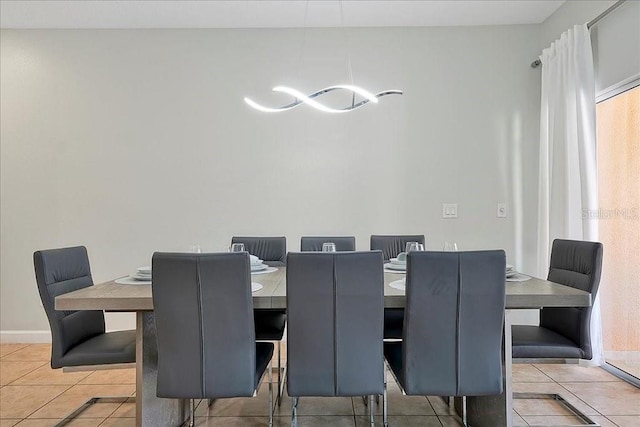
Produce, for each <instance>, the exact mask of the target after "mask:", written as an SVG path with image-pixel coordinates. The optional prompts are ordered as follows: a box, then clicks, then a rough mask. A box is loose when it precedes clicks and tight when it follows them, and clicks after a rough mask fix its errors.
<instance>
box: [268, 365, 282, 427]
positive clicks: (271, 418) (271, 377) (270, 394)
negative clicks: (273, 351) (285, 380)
mask: <svg viewBox="0 0 640 427" xmlns="http://www.w3.org/2000/svg"><path fill="white" fill-rule="evenodd" d="M278 364H280V361H278ZM268 381H269V427H272V426H273V411H274V410H275V407H274V404H273V360H270V361H269V376H268Z"/></svg>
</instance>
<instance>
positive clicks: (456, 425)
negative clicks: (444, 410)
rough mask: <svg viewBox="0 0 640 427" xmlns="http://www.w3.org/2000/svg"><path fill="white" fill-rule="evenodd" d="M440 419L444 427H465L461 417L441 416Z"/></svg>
mask: <svg viewBox="0 0 640 427" xmlns="http://www.w3.org/2000/svg"><path fill="white" fill-rule="evenodd" d="M438 419H439V420H440V422H441V423H442V425H443V426H444V427H462V425H463V424H462V421H461V420H460V417H455V416H452V415H440V416H439V417H438ZM399 425H402V424H399Z"/></svg>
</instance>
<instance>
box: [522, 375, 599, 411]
mask: <svg viewBox="0 0 640 427" xmlns="http://www.w3.org/2000/svg"><path fill="white" fill-rule="evenodd" d="M598 384H607V383H598ZM513 391H514V392H515V393H556V394H559V395H560V396H562V398H563V399H565V400H566V401H567V402H569V403H571V404H572V405H573V406H575V407H576V408H577V409H578V410H579V411H581V412H582V413H583V414H587V415H600V414H598V411H596V410H595V409H594V408H593V407H591V406H589V405H588V404H587V403H586V402H584V401H582V400H581V399H579V398H578V397H576V396H575V395H574V394H573V393H571V392H570V391H569V390H567V389H566V388H564V387H562V386H561V385H560V384H558V383H553V382H552V383H515V384H513ZM519 400H520V399H514V408H515V407H516V406H515V405H516V402H517V401H519ZM516 411H517V409H516ZM518 413H520V412H519V411H518ZM520 415H523V414H522V413H520ZM527 415H552V414H545V413H530V414H527ZM559 415H562V414H559Z"/></svg>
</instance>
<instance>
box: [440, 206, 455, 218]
mask: <svg viewBox="0 0 640 427" xmlns="http://www.w3.org/2000/svg"><path fill="white" fill-rule="evenodd" d="M442 218H458V204H457V203H443V204H442Z"/></svg>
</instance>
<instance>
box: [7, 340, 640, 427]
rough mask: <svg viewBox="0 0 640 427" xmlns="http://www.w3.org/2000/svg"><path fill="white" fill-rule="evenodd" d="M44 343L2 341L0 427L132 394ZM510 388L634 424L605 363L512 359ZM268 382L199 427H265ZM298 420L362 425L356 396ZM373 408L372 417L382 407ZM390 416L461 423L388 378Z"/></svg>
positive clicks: (125, 379)
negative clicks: (62, 364) (60, 357)
mask: <svg viewBox="0 0 640 427" xmlns="http://www.w3.org/2000/svg"><path fill="white" fill-rule="evenodd" d="M49 352H50V346H49V345H47V344H30V345H28V344H0V427H4V426H14V425H17V426H51V425H54V424H55V423H56V422H57V421H58V420H59V419H61V418H63V417H64V416H65V415H66V414H68V413H69V412H71V411H72V410H73V409H75V408H76V407H77V406H79V405H80V404H81V403H82V402H84V400H86V399H87V398H88V397H91V396H100V395H103V396H108V395H124V396H132V395H133V394H134V392H135V373H134V370H132V369H128V370H112V371H94V372H78V373H66V374H63V373H62V372H61V370H52V369H50V368H49ZM513 372H514V391H516V392H556V393H560V394H562V396H563V397H564V398H565V399H567V400H568V401H569V402H571V403H572V404H573V405H575V406H576V407H578V408H580V409H581V410H583V411H584V412H585V413H587V414H590V415H592V418H593V419H594V420H596V421H598V422H599V423H600V424H601V425H602V426H603V427H608V426H620V427H630V426H634V427H640V389H638V388H636V387H634V386H632V385H629V384H627V383H625V382H623V381H621V380H619V379H617V378H616V377H614V376H612V375H611V374H609V373H607V372H606V371H604V370H603V369H600V368H597V367H594V368H586V367H581V366H576V365H514V367H513ZM267 393H268V387H266V385H264V386H263V387H261V388H260V392H259V393H258V396H257V397H255V398H247V399H222V400H218V401H216V402H215V403H214V404H213V406H212V407H211V408H207V406H206V404H204V403H201V404H200V405H199V406H198V409H197V411H196V415H197V418H196V419H197V425H198V426H263V425H266V424H265V423H266V402H267V400H266V399H267ZM298 409H299V424H300V425H301V426H304V427H307V426H338V427H339V426H350V427H354V426H355V427H358V426H364V425H366V424H367V420H368V419H367V416H366V414H367V409H366V408H365V406H364V404H363V402H362V399H361V398H303V399H300V403H299V405H298ZM376 409H377V414H378V420H380V418H381V417H379V415H380V413H381V411H380V408H379V407H378V408H376ZM514 409H515V414H514V421H515V425H528V424H535V425H558V424H565V425H566V424H580V422H579V420H577V419H576V418H575V417H574V416H572V415H571V414H570V413H569V412H568V411H567V410H566V409H564V408H563V407H562V406H560V405H559V404H557V403H554V402H550V401H540V400H520V399H518V400H515V402H514ZM290 414H291V400H290V399H288V398H286V399H285V400H284V401H283V404H282V406H281V407H280V408H279V409H278V410H277V412H276V418H275V422H274V424H275V425H276V426H286V425H289V422H290ZM134 417H135V404H134V403H133V402H131V401H123V402H121V403H100V404H96V405H94V406H93V407H91V409H89V410H87V411H85V412H84V413H83V414H82V416H81V418H79V419H77V420H76V421H75V422H73V423H71V424H70V425H72V426H87V427H88V426H101V427H105V426H134V425H135V422H134V421H135V419H134ZM389 421H390V424H391V425H392V426H407V427H409V426H414V425H415V426H444V427H449V426H460V425H461V424H460V420H459V418H458V417H457V416H455V415H454V414H453V413H452V412H451V410H450V409H449V407H448V406H447V405H445V404H444V402H443V401H442V400H441V399H440V398H437V397H428V398H424V397H408V396H402V395H401V394H400V391H399V389H398V387H397V386H396V385H395V383H394V382H393V380H390V381H389Z"/></svg>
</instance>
